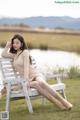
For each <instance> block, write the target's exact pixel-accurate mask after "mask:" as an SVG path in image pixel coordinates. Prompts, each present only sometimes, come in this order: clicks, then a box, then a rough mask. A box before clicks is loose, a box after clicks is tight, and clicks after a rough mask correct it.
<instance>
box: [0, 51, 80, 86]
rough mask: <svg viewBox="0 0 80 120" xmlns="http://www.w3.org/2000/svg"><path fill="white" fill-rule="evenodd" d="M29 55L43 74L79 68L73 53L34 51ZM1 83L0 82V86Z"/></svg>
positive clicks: (78, 60) (79, 65)
mask: <svg viewBox="0 0 80 120" xmlns="http://www.w3.org/2000/svg"><path fill="white" fill-rule="evenodd" d="M1 52H2V49H0V56H1ZM30 54H31V56H32V57H33V58H34V59H35V61H36V66H37V68H38V69H39V70H40V71H41V72H43V73H45V74H46V73H47V72H50V73H51V72H52V71H54V70H56V69H59V68H62V69H69V68H70V67H72V66H77V67H79V68H80V55H79V54H76V53H73V52H72V53H71V52H63V51H53V50H47V51H44V50H38V49H34V50H31V51H30ZM1 82H2V81H1V80H0V84H2V83H1Z"/></svg>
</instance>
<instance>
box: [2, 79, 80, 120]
mask: <svg viewBox="0 0 80 120" xmlns="http://www.w3.org/2000/svg"><path fill="white" fill-rule="evenodd" d="M63 82H64V83H65V84H66V96H67V99H68V100H69V101H70V102H71V103H72V104H73V109H72V110H70V111H61V110H60V109H59V108H58V107H57V106H55V105H54V104H52V103H50V102H49V101H47V102H46V104H45V105H43V106H42V105H41V102H40V100H33V101H32V104H33V109H34V113H33V114H30V113H29V112H28V109H27V107H26V103H25V101H24V100H18V101H11V107H10V108H11V110H10V119H11V120H17V119H18V120H44V119H45V120H80V93H79V91H80V79H75V80H73V79H70V80H63ZM3 110H5V97H4V98H2V100H1V101H0V111H3Z"/></svg>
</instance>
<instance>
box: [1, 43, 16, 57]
mask: <svg viewBox="0 0 80 120" xmlns="http://www.w3.org/2000/svg"><path fill="white" fill-rule="evenodd" d="M10 46H11V42H9V41H8V42H7V44H6V46H5V48H4V50H3V51H2V53H1V56H2V57H6V58H14V55H15V54H12V53H10V52H9V49H10Z"/></svg>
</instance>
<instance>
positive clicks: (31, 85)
mask: <svg viewBox="0 0 80 120" xmlns="http://www.w3.org/2000/svg"><path fill="white" fill-rule="evenodd" d="M30 87H33V88H38V87H39V83H38V82H37V81H33V82H30Z"/></svg>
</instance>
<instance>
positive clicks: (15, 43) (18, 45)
mask: <svg viewBox="0 0 80 120" xmlns="http://www.w3.org/2000/svg"><path fill="white" fill-rule="evenodd" d="M21 46H22V43H21V42H20V41H19V40H18V39H14V40H13V48H14V49H15V50H20V48H21Z"/></svg>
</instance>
